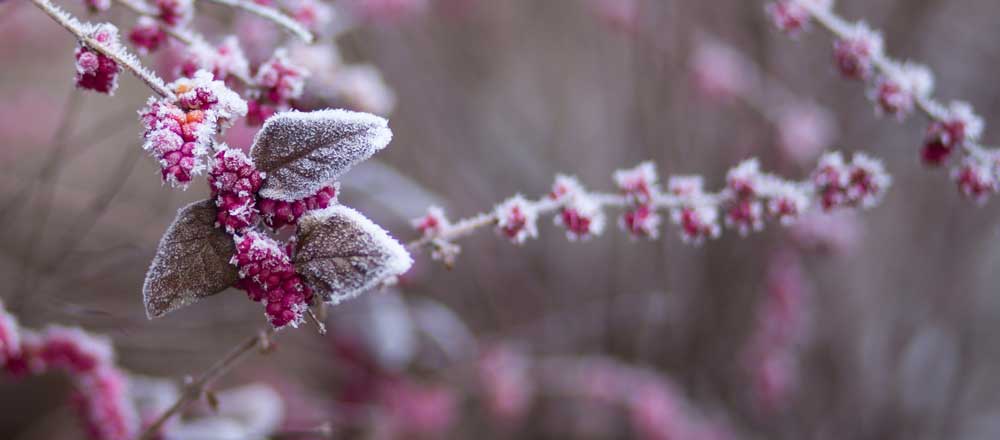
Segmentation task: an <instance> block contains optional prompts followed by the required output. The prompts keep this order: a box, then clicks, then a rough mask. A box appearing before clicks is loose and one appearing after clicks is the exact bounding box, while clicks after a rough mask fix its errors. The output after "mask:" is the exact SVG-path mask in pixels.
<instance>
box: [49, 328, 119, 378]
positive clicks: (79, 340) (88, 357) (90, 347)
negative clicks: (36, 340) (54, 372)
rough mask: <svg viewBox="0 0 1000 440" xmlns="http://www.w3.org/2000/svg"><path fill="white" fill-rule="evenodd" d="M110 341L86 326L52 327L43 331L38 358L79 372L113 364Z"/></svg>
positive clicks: (66, 369)
mask: <svg viewBox="0 0 1000 440" xmlns="http://www.w3.org/2000/svg"><path fill="white" fill-rule="evenodd" d="M113 353H114V352H113V350H112V348H111V342H110V341H109V340H107V339H105V338H98V337H95V336H93V335H91V334H89V333H87V332H84V331H83V330H80V329H77V328H66V327H56V326H53V327H49V328H47V329H45V331H44V332H43V333H42V345H41V350H40V351H39V353H38V356H39V358H40V359H41V361H42V362H44V363H45V365H46V367H47V368H50V369H61V370H64V371H66V372H68V373H71V374H74V375H78V374H84V373H89V372H91V371H94V370H95V369H98V368H101V367H103V366H107V365H111V364H112V358H113Z"/></svg>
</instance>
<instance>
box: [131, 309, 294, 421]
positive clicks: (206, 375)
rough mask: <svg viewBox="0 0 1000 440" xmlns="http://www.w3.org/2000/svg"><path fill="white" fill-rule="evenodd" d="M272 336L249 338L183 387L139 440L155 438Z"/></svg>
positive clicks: (261, 347)
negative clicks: (216, 381)
mask: <svg viewBox="0 0 1000 440" xmlns="http://www.w3.org/2000/svg"><path fill="white" fill-rule="evenodd" d="M272 336H274V330H273V329H271V330H268V331H265V332H261V333H260V334H258V335H256V336H254V337H252V338H249V339H247V340H245V341H243V342H242V343H240V344H239V345H237V346H236V347H235V348H233V349H232V350H231V351H230V352H229V354H227V355H226V356H225V357H223V358H222V359H220V360H218V361H216V362H215V364H213V365H212V366H211V367H209V368H208V369H207V370H205V371H204V372H203V373H202V374H201V375H200V376H198V378H197V379H195V380H193V381H192V382H191V383H189V384H187V385H185V386H184V390H183V392H182V393H181V395H180V397H179V398H178V399H177V401H176V402H174V404H173V405H171V406H170V408H168V409H167V410H166V411H164V412H163V414H160V416H159V417H157V418H156V421H154V422H153V423H152V424H151V425H149V427H148V428H146V430H145V431H144V432H143V433H142V436H141V437H139V440H152V439H153V438H156V435H157V434H159V432H160V430H161V429H162V428H163V425H164V424H166V423H167V421H169V420H170V418H171V417H173V416H174V415H177V414H179V413H180V412H181V411H183V410H184V409H185V408H187V406H188V405H189V404H191V402H194V401H196V400H198V399H200V398H201V396H202V395H203V394H204V393H205V391H206V389H207V388H208V386H209V385H210V384H211V383H212V382H213V381H215V380H216V379H218V378H220V377H222V376H223V375H225V374H226V373H228V372H229V370H231V369H232V368H233V367H234V366H236V365H237V364H238V363H239V362H240V361H241V360H243V359H244V358H246V357H247V355H249V354H250V353H253V351H254V349H257V348H259V349H261V350H264V349H266V348H267V347H269V346H270V340H271V337H272Z"/></svg>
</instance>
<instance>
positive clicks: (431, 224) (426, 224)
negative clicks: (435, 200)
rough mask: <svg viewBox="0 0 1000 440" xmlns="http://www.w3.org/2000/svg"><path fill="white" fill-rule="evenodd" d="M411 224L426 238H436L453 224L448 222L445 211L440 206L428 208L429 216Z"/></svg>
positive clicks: (419, 218)
mask: <svg viewBox="0 0 1000 440" xmlns="http://www.w3.org/2000/svg"><path fill="white" fill-rule="evenodd" d="M410 223H411V224H412V225H413V228H414V229H416V230H417V232H420V235H422V236H424V237H436V236H438V235H439V234H441V232H443V231H445V230H446V229H448V228H449V227H451V222H449V221H448V217H446V216H445V214H444V210H443V209H441V207H439V206H431V207H429V208H427V214H424V216H423V217H418V218H415V219H413V220H411V221H410Z"/></svg>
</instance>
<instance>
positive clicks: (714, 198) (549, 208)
mask: <svg viewBox="0 0 1000 440" xmlns="http://www.w3.org/2000/svg"><path fill="white" fill-rule="evenodd" d="M798 185H799V186H801V187H802V188H803V189H804V190H805V191H806V192H807V193H809V194H810V195H812V194H814V193H815V188H814V187H813V186H812V183H811V182H808V181H805V182H799V183H798ZM588 196H589V197H591V198H592V199H593V200H594V201H595V202H596V203H597V205H598V207H599V208H601V209H603V208H605V207H615V208H624V207H627V206H628V201H627V200H626V198H625V197H624V196H621V195H618V194H602V193H588ZM732 198H733V194H732V192H731V191H730V190H728V189H723V190H722V191H719V192H717V193H705V194H701V195H700V196H698V197H697V198H692V197H678V196H675V195H672V194H658V195H656V196H655V197H653V200H652V202H651V207H652V208H653V209H673V208H681V207H685V206H703V205H712V206H721V205H723V204H725V203H726V202H728V201H730V200H732ZM528 204H529V205H530V206H531V208H532V210H534V212H535V213H537V215H539V216H542V215H547V214H552V213H554V212H556V211H558V210H560V209H562V208H563V206H564V205H565V204H566V201H565V200H561V201H556V200H552V199H550V198H548V197H543V198H541V199H539V200H535V201H528ZM497 221H498V218H497V213H496V212H490V213H481V214H476V215H474V216H472V217H469V218H465V219H462V220H459V221H457V222H455V223H454V224H452V225H450V226H448V227H447V228H443V229H442V230H441V231H439V232H437V233H435V234H432V235H426V236H424V237H421V238H419V239H416V240H413V241H411V242H409V243H407V244H406V248H407V250H410V251H416V250H419V249H421V248H424V247H428V246H430V247H433V246H440V245H442V244H450V243H451V242H452V241H453V240H455V239H458V238H462V237H465V236H467V235H471V234H472V233H473V232H475V231H477V230H478V229H480V228H483V227H486V226H492V225H495V224H496V223H497Z"/></svg>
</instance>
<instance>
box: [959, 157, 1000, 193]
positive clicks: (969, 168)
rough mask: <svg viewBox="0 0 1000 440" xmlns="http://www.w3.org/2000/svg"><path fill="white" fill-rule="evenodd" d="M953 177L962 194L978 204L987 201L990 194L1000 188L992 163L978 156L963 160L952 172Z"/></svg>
mask: <svg viewBox="0 0 1000 440" xmlns="http://www.w3.org/2000/svg"><path fill="white" fill-rule="evenodd" d="M952 177H953V178H954V179H955V182H956V183H958V189H959V190H960V191H961V192H962V194H964V195H965V196H966V197H968V198H970V199H972V200H974V201H975V202H976V203H978V204H983V203H985V202H986V199H987V198H988V197H989V196H990V195H992V194H994V193H996V192H997V191H998V190H1000V182H998V181H997V176H996V174H995V170H994V168H993V166H992V164H991V163H990V162H989V161H985V160H982V159H980V158H978V157H968V158H966V159H965V160H963V161H962V164H961V165H960V166H958V167H957V168H956V169H955V170H954V171H953V172H952Z"/></svg>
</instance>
